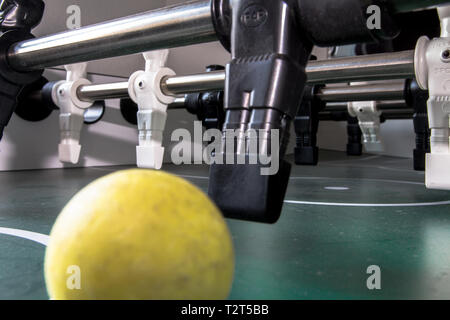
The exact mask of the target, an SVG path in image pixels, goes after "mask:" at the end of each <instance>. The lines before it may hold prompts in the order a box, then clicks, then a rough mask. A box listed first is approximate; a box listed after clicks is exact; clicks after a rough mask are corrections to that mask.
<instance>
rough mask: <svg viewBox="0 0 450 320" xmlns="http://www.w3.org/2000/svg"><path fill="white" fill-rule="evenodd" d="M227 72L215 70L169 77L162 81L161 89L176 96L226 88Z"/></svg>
mask: <svg viewBox="0 0 450 320" xmlns="http://www.w3.org/2000/svg"><path fill="white" fill-rule="evenodd" d="M224 84H225V72H224V71H213V72H207V73H202V74H194V75H189V76H175V77H169V78H166V79H164V80H163V81H162V83H161V90H162V92H163V93H165V94H166V95H171V96H176V95H181V94H186V93H193V92H203V91H220V90H223V89H224Z"/></svg>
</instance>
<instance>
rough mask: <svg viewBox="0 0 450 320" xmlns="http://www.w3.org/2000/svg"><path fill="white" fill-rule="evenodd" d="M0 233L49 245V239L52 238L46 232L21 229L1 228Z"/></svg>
mask: <svg viewBox="0 0 450 320" xmlns="http://www.w3.org/2000/svg"><path fill="white" fill-rule="evenodd" d="M0 234H6V235H9V236H14V237H19V238H23V239H27V240H31V241H34V242H37V243H40V244H43V245H44V246H47V244H48V241H49V239H50V237H49V236H47V235H45V234H41V233H36V232H31V231H25V230H20V229H10V228H0Z"/></svg>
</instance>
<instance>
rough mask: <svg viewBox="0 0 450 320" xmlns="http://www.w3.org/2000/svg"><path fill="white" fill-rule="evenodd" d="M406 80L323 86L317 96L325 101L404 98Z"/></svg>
mask: <svg viewBox="0 0 450 320" xmlns="http://www.w3.org/2000/svg"><path fill="white" fill-rule="evenodd" d="M404 92H405V81H400V82H384V83H373V84H364V85H354V86H348V85H346V86H339V87H325V88H321V89H320V90H319V92H318V93H317V98H319V99H320V100H322V101H324V102H330V101H333V102H350V101H372V100H376V101H379V100H401V99H404Z"/></svg>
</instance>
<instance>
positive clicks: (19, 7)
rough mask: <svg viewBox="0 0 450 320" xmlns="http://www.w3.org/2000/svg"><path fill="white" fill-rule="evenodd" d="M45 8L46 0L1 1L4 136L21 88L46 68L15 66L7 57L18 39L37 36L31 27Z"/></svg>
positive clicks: (1, 118) (0, 95)
mask: <svg viewBox="0 0 450 320" xmlns="http://www.w3.org/2000/svg"><path fill="white" fill-rule="evenodd" d="M44 8H45V4H44V2H43V1H42V0H2V2H1V3H0V140H1V138H2V137H3V130H4V128H5V127H6V125H7V124H8V122H9V120H10V119H11V116H12V114H13V112H14V109H15V107H16V105H17V97H18V96H19V94H20V92H21V91H22V89H23V88H24V86H25V85H27V84H30V83H33V82H34V81H36V80H38V79H39V78H40V77H41V75H42V73H43V70H38V71H33V72H17V71H16V70H13V69H12V68H11V67H10V66H9V63H8V60H7V55H8V50H9V48H10V47H11V46H12V45H14V44H15V43H17V42H20V41H23V40H28V39H31V38H33V35H32V34H31V29H33V28H34V27H36V26H37V25H38V24H39V23H40V21H41V19H42V16H43V14H44Z"/></svg>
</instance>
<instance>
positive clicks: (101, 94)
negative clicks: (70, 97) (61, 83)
mask: <svg viewBox="0 0 450 320" xmlns="http://www.w3.org/2000/svg"><path fill="white" fill-rule="evenodd" d="M77 95H78V98H79V99H80V100H82V101H87V102H91V101H99V100H108V99H120V98H128V97H129V95H128V82H116V83H105V84H93V85H85V86H81V87H80V88H79V89H78V92H77Z"/></svg>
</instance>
